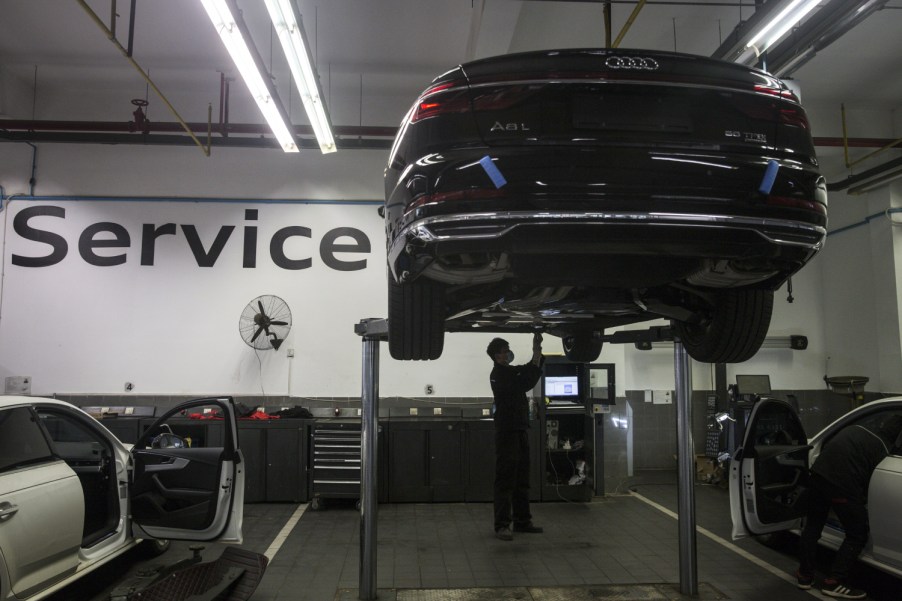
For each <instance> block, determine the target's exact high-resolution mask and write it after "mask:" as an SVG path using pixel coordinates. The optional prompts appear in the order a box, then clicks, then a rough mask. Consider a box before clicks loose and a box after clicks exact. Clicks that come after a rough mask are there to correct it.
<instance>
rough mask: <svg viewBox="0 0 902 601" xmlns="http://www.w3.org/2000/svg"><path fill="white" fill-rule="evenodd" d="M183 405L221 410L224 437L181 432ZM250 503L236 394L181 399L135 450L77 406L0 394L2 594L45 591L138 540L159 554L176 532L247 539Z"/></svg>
mask: <svg viewBox="0 0 902 601" xmlns="http://www.w3.org/2000/svg"><path fill="white" fill-rule="evenodd" d="M204 410H208V413H204ZM183 412H188V413H195V412H196V413H199V414H201V413H203V414H204V415H218V416H219V417H221V418H222V421H221V423H222V424H223V428H222V442H221V444H220V443H219V442H218V441H217V442H216V444H212V445H210V444H208V445H204V446H201V445H200V444H198V441H195V442H194V444H192V443H191V442H190V441H187V440H185V439H184V438H181V437H179V436H178V435H177V433H175V432H173V426H171V425H170V424H169V422H170V420H171V418H173V417H181V416H182V413H183ZM213 412H216V413H215V414H214V413H213ZM176 430H177V426H176ZM207 442H210V441H207ZM243 511H244V463H243V460H242V458H241V452H240V450H239V449H238V427H237V421H236V414H235V408H234V404H233V402H232V400H231V399H229V398H208V399H198V400H195V401H189V402H187V403H183V404H181V405H179V406H178V407H176V408H173V409H171V410H169V411H168V412H167V413H166V414H164V415H163V416H162V417H161V418H160V419H159V420H157V421H156V422H155V423H154V424H153V425H151V426H150V427H149V428H148V429H147V430H146V431H145V433H144V434H143V435H142V436H141V437H140V438H139V440H138V441H137V443H136V444H135V445H134V447H133V448H129V447H128V446H126V445H124V444H123V443H122V442H120V441H119V439H118V438H116V437H115V436H114V435H113V434H112V433H111V432H110V431H109V430H107V429H106V428H105V427H104V426H103V425H102V424H101V423H100V422H98V421H97V420H96V419H94V418H93V417H91V416H90V415H88V414H87V413H85V412H84V411H82V410H81V409H79V408H78V407H75V406H74V405H71V404H69V403H66V402H63V401H59V400H55V399H48V398H39V397H16V396H0V599H3V600H4V601H18V600H25V599H28V601H37V600H39V599H44V598H45V597H47V596H48V595H51V594H53V593H55V592H57V591H59V590H60V589H61V588H63V587H65V586H67V585H69V584H71V583H73V582H75V581H76V580H78V579H79V578H81V577H83V576H84V575H86V574H88V573H89V572H91V571H93V570H95V569H96V568H98V567H100V566H102V565H104V564H105V563H107V562H109V561H111V560H112V559H114V558H116V557H119V556H120V555H122V554H123V553H125V552H127V551H129V550H130V549H132V548H135V547H136V546H137V545H138V544H139V543H141V542H142V541H143V542H144V543H145V547H146V548H147V549H148V551H149V552H151V553H152V554H156V553H160V552H162V551H165V550H166V548H167V547H168V541H169V540H173V539H178V540H192V541H212V540H220V541H222V542H231V543H240V542H241V538H242V535H241V526H242V519H243Z"/></svg>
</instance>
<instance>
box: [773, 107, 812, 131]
mask: <svg viewBox="0 0 902 601" xmlns="http://www.w3.org/2000/svg"><path fill="white" fill-rule="evenodd" d="M780 122H781V123H785V124H786V125H794V126H796V127H801V128H802V129H809V126H808V117H807V116H806V115H805V113H804V112H803V111H800V110H798V109H780Z"/></svg>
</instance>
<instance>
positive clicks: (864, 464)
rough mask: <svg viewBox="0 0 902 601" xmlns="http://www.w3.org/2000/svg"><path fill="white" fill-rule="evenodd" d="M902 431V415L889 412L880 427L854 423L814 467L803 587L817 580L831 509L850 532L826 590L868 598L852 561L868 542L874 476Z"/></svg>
mask: <svg viewBox="0 0 902 601" xmlns="http://www.w3.org/2000/svg"><path fill="white" fill-rule="evenodd" d="M900 431H902V415H890V416H889V417H887V418H886V419H884V420H883V421H882V423H881V424H880V425H879V427H877V428H868V427H865V426H863V425H858V424H856V425H853V426H849V427H847V428H844V429H843V430H840V432H839V434H837V435H836V436H834V437H833V438H832V439H830V440H829V441H827V443H826V444H825V445H824V447H823V448H822V449H821V453H820V455H819V456H818V458H817V459H816V460H815V462H814V465H813V466H811V477H810V478H809V480H808V488H809V491H810V498H809V500H808V514H807V516H806V518H805V527H804V528H803V529H802V537H801V541H800V551H799V555H800V565H799V571H798V573H797V577H798V586H799V588H801V589H809V588H811V586H812V584H813V583H814V565H815V555H816V553H817V541H818V539H819V538H820V537H821V531H822V530H823V528H824V524H826V523H827V515H828V514H829V512H830V510H831V509H832V510H833V511H834V512H835V513H836V516H837V517H838V518H839V521H840V523H841V524H842V527H843V529H844V530H845V533H846V536H845V539H843V542H842V545H840V547H839V550H838V551H837V552H836V557H835V558H834V560H833V566H832V567H831V569H830V576H829V578H826V579H825V580H824V582H823V586H822V588H821V591H822V592H823V593H824V594H825V595H827V596H830V597H837V598H840V599H864V598H865V596H866V593H865V592H864V591H862V590H858V589H854V588H851V587H850V586H849V585H848V584H847V582H848V577H849V571H850V569H851V568H852V564H853V563H854V562H855V560H856V559H857V557H858V555H859V554H860V553H861V550H862V549H864V546H865V544H867V542H868V535H869V533H870V528H869V526H868V508H867V496H868V485H869V484H870V481H871V474H873V473H874V469H876V467H877V464H879V463H880V462H881V461H883V458H884V457H886V456H887V455H889V453H890V451H891V450H892V449H893V446H894V445H896V444H897V442H896V439H897V438H898V437H899V436H900Z"/></svg>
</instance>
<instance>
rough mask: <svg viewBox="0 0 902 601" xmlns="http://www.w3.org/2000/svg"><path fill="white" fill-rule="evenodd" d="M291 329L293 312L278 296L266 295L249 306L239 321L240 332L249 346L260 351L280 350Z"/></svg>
mask: <svg viewBox="0 0 902 601" xmlns="http://www.w3.org/2000/svg"><path fill="white" fill-rule="evenodd" d="M290 329H291V310H290V309H289V308H288V304H287V303H286V302H285V301H283V300H282V299H281V298H279V297H278V296H273V295H272V294H264V295H263V296H258V297H257V298H255V299H254V300H252V301H251V302H249V303H248V304H247V306H246V307H245V308H244V311H242V312H241V318H240V319H239V320H238V332H239V333H240V334H241V339H242V340H244V341H245V342H246V343H247V345H248V346H250V347H253V348H255V349H257V350H260V351H265V350H267V349H270V348H272V349H275V350H279V347H280V346H282V342H283V341H284V340H285V337H286V336H287V335H288V331H289V330H290Z"/></svg>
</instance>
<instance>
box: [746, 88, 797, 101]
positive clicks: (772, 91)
mask: <svg viewBox="0 0 902 601" xmlns="http://www.w3.org/2000/svg"><path fill="white" fill-rule="evenodd" d="M755 91H756V92H760V93H761V94H767V95H768V96H774V97H776V98H781V99H783V100H791V101H792V102H799V97H798V96H796V95H795V93H793V92H792V90H784V89H783V88H777V87H772V86H765V85H760V84H758V85H756V86H755Z"/></svg>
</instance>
